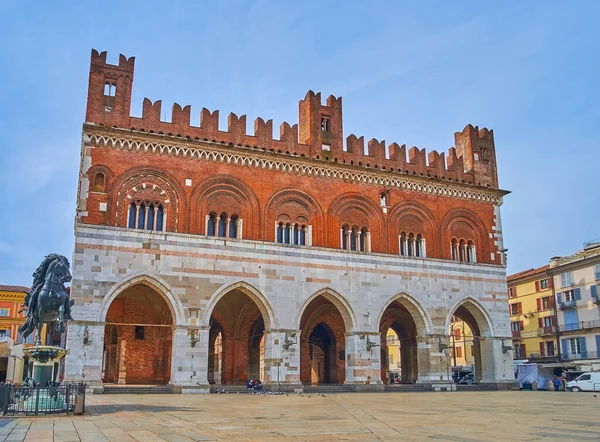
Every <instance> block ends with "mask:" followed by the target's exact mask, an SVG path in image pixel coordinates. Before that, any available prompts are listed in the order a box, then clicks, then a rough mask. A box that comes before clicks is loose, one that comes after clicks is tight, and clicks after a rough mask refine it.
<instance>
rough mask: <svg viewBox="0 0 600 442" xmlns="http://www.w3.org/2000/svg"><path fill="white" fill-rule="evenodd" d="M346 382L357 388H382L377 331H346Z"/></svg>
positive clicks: (379, 343)
mask: <svg viewBox="0 0 600 442" xmlns="http://www.w3.org/2000/svg"><path fill="white" fill-rule="evenodd" d="M345 338H346V382H345V384H353V385H355V386H356V389H357V390H383V383H382V381H381V361H380V358H381V349H380V345H381V337H380V333H379V332H373V331H365V332H360V331H359V332H353V333H347V334H346V335H345Z"/></svg>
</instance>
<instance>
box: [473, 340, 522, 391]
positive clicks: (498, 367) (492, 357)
mask: <svg viewBox="0 0 600 442" xmlns="http://www.w3.org/2000/svg"><path fill="white" fill-rule="evenodd" d="M504 344H505V346H510V345H512V338H509V337H506V338H504ZM479 348H480V353H481V357H480V358H479V360H480V361H481V363H480V365H481V382H484V383H496V384H514V382H515V377H514V372H513V362H512V361H513V352H512V350H507V351H506V353H504V352H502V339H500V338H498V339H494V338H483V339H481V340H480V341H479Z"/></svg>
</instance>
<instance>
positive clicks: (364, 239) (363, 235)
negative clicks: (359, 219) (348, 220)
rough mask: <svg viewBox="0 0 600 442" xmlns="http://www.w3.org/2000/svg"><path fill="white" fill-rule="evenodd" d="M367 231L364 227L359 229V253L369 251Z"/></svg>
mask: <svg viewBox="0 0 600 442" xmlns="http://www.w3.org/2000/svg"><path fill="white" fill-rule="evenodd" d="M368 236H369V231H368V230H367V228H366V227H363V228H362V229H360V241H359V246H360V251H361V252H368V251H369V244H368V242H369V238H368Z"/></svg>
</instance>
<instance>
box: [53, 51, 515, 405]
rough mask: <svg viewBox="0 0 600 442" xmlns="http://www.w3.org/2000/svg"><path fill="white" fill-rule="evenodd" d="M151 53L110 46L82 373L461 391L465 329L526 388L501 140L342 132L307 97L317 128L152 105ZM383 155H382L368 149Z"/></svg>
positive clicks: (88, 230)
mask: <svg viewBox="0 0 600 442" xmlns="http://www.w3.org/2000/svg"><path fill="white" fill-rule="evenodd" d="M133 74H134V58H133V57H132V58H129V59H128V58H126V57H124V56H123V55H121V56H120V58H119V64H118V65H111V64H107V62H106V52H102V53H98V52H97V51H95V50H92V57H91V66H90V76H89V90H88V98H87V111H86V118H85V123H84V125H83V137H82V150H81V169H80V175H79V190H78V205H77V220H76V225H75V242H76V244H75V253H74V258H73V266H74V267H73V282H72V296H73V297H74V299H75V301H76V304H75V306H74V310H73V316H74V318H75V321H72V322H71V323H70V325H69V330H68V338H67V339H68V342H67V345H68V348H69V354H68V357H67V364H66V373H65V379H66V380H70V381H79V380H82V381H85V382H87V383H88V384H90V385H92V386H96V387H97V388H100V389H101V388H102V385H107V384H111V383H116V384H169V385H171V386H172V389H173V391H176V392H184V393H194V392H206V391H208V389H209V388H210V385H211V384H214V383H216V384H220V385H231V384H239V383H245V382H246V381H247V380H248V379H257V378H259V379H261V380H262V382H263V384H264V385H265V387H266V388H268V389H281V390H294V389H298V388H302V386H303V385H309V384H321V383H333V384H346V385H350V386H351V387H349V388H352V389H356V390H361V389H364V390H368V389H374V390H377V389H383V384H386V383H388V382H389V381H390V379H389V375H390V373H389V372H388V364H387V358H388V345H387V344H388V341H387V340H386V335H387V334H388V331H389V330H390V329H391V330H393V331H394V333H395V335H396V336H397V339H398V341H397V346H399V354H400V356H399V359H400V361H398V364H397V365H398V367H399V373H400V374H399V376H400V380H401V382H402V383H407V384H410V383H419V384H423V386H424V388H434V389H439V388H449V372H450V364H451V359H450V355H449V352H448V349H447V347H448V345H450V341H451V336H452V335H451V333H450V327H451V325H450V324H451V322H452V321H453V320H454V319H456V318H458V319H460V320H462V321H464V322H465V323H467V324H468V325H469V327H470V328H471V330H472V331H473V335H474V339H473V344H474V345H473V356H474V360H475V371H476V377H477V379H478V380H479V381H481V382H485V383H492V384H496V385H498V387H499V388H501V387H503V386H506V385H508V384H509V383H510V382H512V381H513V380H514V377H513V369H512V351H508V349H509V347H508V345H510V343H511V334H510V328H509V323H510V320H509V313H508V303H507V290H506V272H505V266H504V250H503V242H502V228H501V223H500V206H501V204H502V198H503V196H504V195H506V193H507V192H506V191H503V190H501V189H499V187H498V174H497V167H496V154H495V147H494V137H493V132H492V131H490V130H487V129H478V128H477V127H473V126H471V125H468V126H467V127H465V128H464V130H462V131H461V132H457V133H455V134H454V140H455V146H456V147H454V148H452V149H450V150H449V152H448V155H447V156H445V155H444V154H443V153H442V154H439V153H437V152H435V151H432V152H429V153H428V154H426V152H425V150H424V149H418V148H416V147H413V148H410V149H408V152H407V149H406V146H399V145H398V144H396V143H392V144H389V145H388V146H387V148H386V145H385V142H384V141H378V140H376V139H371V140H370V141H369V142H368V143H367V147H366V150H365V146H364V138H363V137H356V136H355V135H350V136H348V137H347V138H346V139H344V135H343V130H342V100H341V98H336V97H334V96H329V97H328V98H327V99H326V100H325V104H323V103H322V100H321V94H320V93H318V94H315V93H313V92H312V91H309V92H308V93H307V94H306V97H305V98H304V99H303V100H301V101H300V102H299V122H298V124H294V125H290V124H288V123H283V124H282V125H281V127H280V135H279V139H274V138H273V122H272V120H268V121H264V120H263V119H261V118H258V119H256V121H255V122H254V133H253V135H248V134H247V131H246V117H245V116H240V117H238V116H237V115H235V114H233V113H232V114H230V115H229V118H228V127H227V128H226V129H224V128H220V127H219V112H218V111H213V112H210V111H209V110H207V109H202V111H201V121H200V126H199V127H198V126H192V125H190V106H185V107H181V106H180V105H178V104H174V105H173V108H172V118H171V121H170V122H168V121H162V120H161V102H160V101H156V102H154V103H153V102H151V101H150V100H148V99H144V103H143V112H142V116H141V118H138V117H132V116H130V105H131V91H132V84H133ZM365 152H368V153H365Z"/></svg>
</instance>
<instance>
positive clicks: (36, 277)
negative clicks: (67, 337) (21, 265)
mask: <svg viewBox="0 0 600 442" xmlns="http://www.w3.org/2000/svg"><path fill="white" fill-rule="evenodd" d="M69 268H70V265H69V261H68V260H67V258H65V257H64V256H62V255H57V254H54V253H53V254H51V255H48V256H46V258H45V259H44V261H43V262H42V263H41V264H40V266H39V267H38V268H37V270H36V271H35V272H34V273H33V284H32V286H31V290H30V291H29V293H27V296H26V297H25V303H24V304H23V307H24V310H25V311H26V315H27V320H26V321H25V322H24V323H23V325H21V326H20V327H19V333H21V335H23V338H27V336H29V335H30V334H31V333H32V332H33V331H34V329H35V330H37V337H36V339H35V345H41V334H42V327H43V325H44V324H54V330H55V331H57V332H60V333H63V332H64V331H65V330H66V328H67V327H66V321H67V320H73V318H72V317H71V306H72V305H73V304H74V301H72V300H71V298H70V296H69V293H70V290H69V288H66V287H65V286H64V284H65V283H67V282H69V281H71V272H70V271H69Z"/></svg>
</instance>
